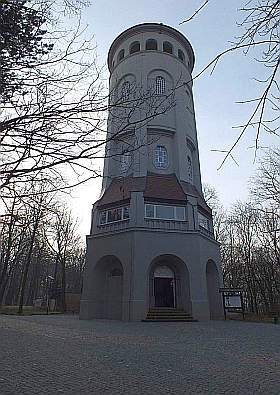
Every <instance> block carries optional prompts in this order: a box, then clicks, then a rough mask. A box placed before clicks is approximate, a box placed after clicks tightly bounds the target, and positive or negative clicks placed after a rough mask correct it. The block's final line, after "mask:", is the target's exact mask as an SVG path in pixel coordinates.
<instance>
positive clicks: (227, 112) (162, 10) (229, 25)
mask: <svg viewBox="0 0 280 395" xmlns="http://www.w3.org/2000/svg"><path fill="white" fill-rule="evenodd" d="M244 3H245V0H243V1H241V0H235V1H229V0H210V3H209V5H207V7H205V9H204V10H203V11H202V12H201V13H200V14H199V15H197V16H196V18H194V20H192V21H191V22H188V23H186V24H183V25H179V23H180V22H181V21H182V20H184V19H186V18H188V17H189V16H190V15H192V13H193V12H194V11H195V9H196V8H198V7H199V6H200V5H201V4H202V1H197V0H189V1H175V0H152V1H151V0H149V1H148V0H142V1H133V0H131V1H128V0H118V1H113V0H102V1H100V0H99V1H98V0H96V1H93V4H92V5H91V6H90V7H89V8H88V9H87V10H86V11H85V13H84V17H83V22H84V23H86V24H87V25H88V33H87V34H88V35H94V37H95V42H96V44H97V55H98V63H99V64H100V65H103V64H105V63H106V57H107V51H108V49H109V47H110V45H111V43H112V41H113V40H114V38H115V37H116V36H117V35H118V34H119V33H121V32H122V31H123V30H125V29H127V28H129V27H130V26H133V25H135V24H138V23H143V22H158V23H164V24H167V25H170V26H172V27H174V28H175V29H178V30H180V31H181V32H182V33H183V34H184V35H185V36H186V37H187V38H188V40H189V41H190V42H191V44H192V46H193V49H194V52H195V56H196V64H195V69H194V73H193V75H196V74H197V73H198V72H199V71H200V70H201V69H202V68H203V67H204V66H205V65H207V64H208V63H209V62H210V61H211V60H212V59H213V58H214V57H215V56H216V55H217V54H218V53H219V52H221V51H222V50H224V49H225V48H228V47H229V46H230V43H229V42H230V41H233V40H234V37H235V36H237V35H238V34H240V33H241V32H242V29H240V28H239V27H238V26H237V24H236V21H239V22H241V20H242V18H243V14H242V13H241V12H240V11H238V8H240V7H241V6H242V4H244ZM253 56H254V54H253V52H252V53H251V54H250V53H249V55H248V56H244V55H242V54H241V53H240V54H237V53H235V54H229V55H226V57H224V58H223V59H222V60H221V61H220V62H219V63H218V65H217V67H216V69H215V71H214V73H213V75H210V73H209V72H206V73H205V74H203V75H202V76H201V77H199V79H197V80H196V81H195V82H194V100H195V108H196V120H197V131H198V139H199V148H200V161H201V173H202V181H203V182H207V183H209V184H211V185H213V186H214V187H215V188H216V189H217V191H218V194H219V197H220V200H221V201H222V203H223V204H224V205H225V206H227V207H229V206H230V205H231V203H233V202H235V201H236V200H237V199H245V198H246V197H247V193H248V179H249V178H250V176H252V174H253V172H254V171H255V169H256V164H254V163H253V162H254V144H255V141H254V137H255V131H254V130H253V129H252V128H251V129H248V131H247V133H246V135H245V136H244V138H243V139H242V140H241V142H240V143H239V145H238V147H237V148H236V149H235V150H234V158H235V159H236V160H237V162H238V164H239V166H237V165H236V164H235V163H234V162H233V161H232V160H231V159H229V160H228V161H227V162H226V163H225V165H224V166H223V167H222V169H220V170H219V171H218V170H217V168H218V167H219V165H220V163H221V161H222V159H223V154H221V153H217V152H212V151H211V150H217V149H228V148H229V147H230V146H231V145H232V144H233V142H234V141H235V139H236V136H237V135H238V134H239V129H233V128H232V127H233V126H238V125H241V124H244V123H245V122H246V120H247V119H248V118H249V116H250V114H251V113H250V107H249V106H248V105H244V104H243V105H242V104H236V102H237V101H240V100H244V99H250V98H254V97H256V96H257V94H258V92H260V88H261V86H260V84H257V83H256V81H255V80H254V78H255V77H258V78H261V77H262V74H261V73H262V71H263V67H262V66H261V65H260V64H258V63H257V62H254V61H253V60H252V58H253ZM260 145H261V146H263V147H267V146H272V145H274V146H275V145H279V138H277V137H275V136H274V137H273V136H271V135H267V134H262V135H261V137H260ZM99 188H100V182H99V181H97V182H92V183H89V184H87V185H86V186H83V187H81V188H80V189H79V190H77V191H75V192H74V194H73V195H74V197H75V196H76V197H77V198H75V199H74V202H73V207H74V210H75V213H76V214H77V215H78V216H79V218H81V220H82V226H81V227H82V231H83V232H85V233H88V232H89V222H90V210H91V204H92V203H93V202H94V201H95V200H96V198H97V197H98V194H99V191H100V190H99ZM78 196H79V198H78Z"/></svg>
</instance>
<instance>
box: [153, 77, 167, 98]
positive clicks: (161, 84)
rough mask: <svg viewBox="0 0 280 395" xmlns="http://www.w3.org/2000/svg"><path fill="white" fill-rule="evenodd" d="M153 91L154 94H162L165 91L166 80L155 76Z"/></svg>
mask: <svg viewBox="0 0 280 395" xmlns="http://www.w3.org/2000/svg"><path fill="white" fill-rule="evenodd" d="M155 85H156V86H155V88H156V89H155V91H156V92H155V93H156V95H163V94H164V93H165V88H166V82H165V79H164V78H163V77H161V76H158V77H156V84H155Z"/></svg>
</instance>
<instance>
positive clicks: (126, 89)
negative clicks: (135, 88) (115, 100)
mask: <svg viewBox="0 0 280 395" xmlns="http://www.w3.org/2000/svg"><path fill="white" fill-rule="evenodd" d="M129 95H130V82H129V81H125V82H124V83H123V84H122V90H121V98H122V100H129Z"/></svg>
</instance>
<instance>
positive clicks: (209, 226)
mask: <svg viewBox="0 0 280 395" xmlns="http://www.w3.org/2000/svg"><path fill="white" fill-rule="evenodd" d="M197 219H198V226H199V227H200V228H203V229H204V230H207V231H208V232H211V231H212V221H211V219H210V218H208V217H206V215H204V214H202V213H201V212H200V211H198V213H197ZM203 221H206V223H207V227H206V226H204V225H202V223H203Z"/></svg>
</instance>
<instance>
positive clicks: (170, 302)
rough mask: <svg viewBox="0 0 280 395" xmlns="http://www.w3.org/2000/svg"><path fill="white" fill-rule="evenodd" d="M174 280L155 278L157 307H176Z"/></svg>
mask: <svg viewBox="0 0 280 395" xmlns="http://www.w3.org/2000/svg"><path fill="white" fill-rule="evenodd" d="M173 287H174V281H173V278H163V277H155V278H154V291H155V307H175V303H174V289H173Z"/></svg>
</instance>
